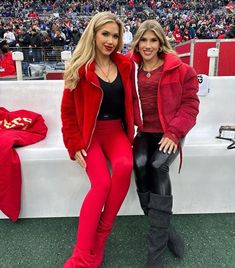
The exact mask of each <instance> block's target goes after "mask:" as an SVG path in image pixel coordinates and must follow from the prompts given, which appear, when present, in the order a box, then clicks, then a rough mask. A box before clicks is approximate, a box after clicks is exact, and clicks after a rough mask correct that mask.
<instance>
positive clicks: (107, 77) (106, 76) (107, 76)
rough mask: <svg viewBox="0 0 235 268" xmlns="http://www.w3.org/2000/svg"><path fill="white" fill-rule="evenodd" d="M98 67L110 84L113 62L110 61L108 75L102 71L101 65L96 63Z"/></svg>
mask: <svg viewBox="0 0 235 268" xmlns="http://www.w3.org/2000/svg"><path fill="white" fill-rule="evenodd" d="M96 65H97V67H98V68H99V69H100V70H101V72H102V73H103V74H104V76H105V79H106V81H107V82H109V83H110V79H109V72H110V65H111V61H109V66H108V72H107V74H106V73H105V72H104V71H103V70H102V68H101V67H100V65H99V64H98V63H97V62H96Z"/></svg>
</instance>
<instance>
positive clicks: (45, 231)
mask: <svg viewBox="0 0 235 268" xmlns="http://www.w3.org/2000/svg"><path fill="white" fill-rule="evenodd" d="M173 222H174V225H175V226H176V228H177V229H178V230H179V231H180V232H181V234H182V236H183V237H184V239H185V243H186V254H185V257H184V259H182V260H180V259H178V258H175V257H174V256H173V255H172V254H171V252H169V251H168V252H167V254H166V261H165V267H166V268H168V267H169V268H217V267H218V268H223V267H226V268H235V214H206V215H174V216H173ZM147 228H148V225H147V218H145V216H125V217H124V216H119V217H117V220H116V223H115V226H114V228H113V232H112V234H111V236H110V237H109V239H108V241H107V246H106V252H105V261H104V264H103V266H102V267H103V268H143V267H144V263H145V259H146V252H147V244H146V233H147ZM76 230H77V219H76V218H51V219H20V220H18V221H17V222H16V223H12V222H11V221H9V220H0V268H61V267H62V264H63V262H64V261H65V260H66V259H67V258H68V257H69V256H70V254H71V252H72V248H73V243H74V242H75V239H76Z"/></svg>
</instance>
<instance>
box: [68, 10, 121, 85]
mask: <svg viewBox="0 0 235 268" xmlns="http://www.w3.org/2000/svg"><path fill="white" fill-rule="evenodd" d="M109 22H114V23H116V24H117V25H118V27H119V39H118V45H117V47H116V48H115V51H114V52H117V51H121V49H122V47H123V23H122V21H121V20H120V19H119V18H118V17H117V16H116V15H115V14H113V13H111V12H99V13H97V14H96V15H95V16H94V17H93V18H92V19H91V20H90V22H89V24H88V25H87V27H86V29H85V31H84V32H83V34H82V36H81V39H80V40H79V42H78V44H77V46H76V48H75V50H74V52H73V54H72V57H71V59H70V60H69V62H68V65H67V67H66V70H65V72H64V80H65V87H66V88H69V89H71V90H73V89H74V88H75V87H76V85H77V82H78V81H79V78H80V77H79V74H78V70H79V68H80V67H81V66H83V65H84V64H85V68H86V71H87V68H88V65H89V64H91V63H92V62H93V61H94V59H95V37H96V33H97V31H99V30H100V28H101V27H102V26H103V25H104V24H106V23H109Z"/></svg>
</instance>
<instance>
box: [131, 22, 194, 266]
mask: <svg viewBox="0 0 235 268" xmlns="http://www.w3.org/2000/svg"><path fill="white" fill-rule="evenodd" d="M131 57H132V59H133V60H134V61H135V62H136V66H137V67H138V71H137V72H136V75H135V81H136V83H135V85H136V91H135V92H134V97H135V101H134V116H135V123H136V124H137V126H138V131H137V135H136V137H135V139H134V145H133V153H134V170H135V177H136V185H137V193H138V196H139V200H140V205H141V207H142V209H143V211H144V213H145V214H146V215H147V216H148V218H149V223H150V227H149V235H148V240H149V241H148V243H149V249H148V259H147V264H146V267H147V268H152V267H158V268H160V267H162V266H163V259H164V258H163V257H164V252H165V249H166V247H167V245H168V246H169V248H170V249H171V250H172V252H173V253H174V254H175V255H176V256H178V257H182V256H183V253H184V242H183V239H182V238H181V237H180V236H179V235H178V234H177V233H176V231H175V230H174V228H173V226H172V225H171V224H170V220H171V214H172V191H171V181H170V177H169V166H170V165H171V163H172V162H173V161H174V160H175V158H176V156H177V155H178V153H179V152H180V156H181V158H182V154H181V144H182V142H183V140H184V137H185V135H186V134H187V133H188V132H189V130H190V129H191V128H192V127H193V126H194V125H195V123H196V117H197V114H198V106H199V99H198V97H197V91H198V80H197V75H196V72H195V71H194V70H193V68H191V67H190V66H188V65H187V64H184V63H183V62H182V61H181V60H180V59H179V57H178V56H177V55H176V53H175V52H174V51H173V50H172V48H171V46H170V44H169V42H168V41H167V39H166V36H165V34H164V31H163V29H162V27H161V26H160V24H159V23H158V22H157V21H155V20H147V21H145V22H143V23H142V24H141V25H140V27H139V28H138V30H137V32H136V35H135V37H134V40H133V48H132V54H131ZM133 80H134V79H133ZM180 167H181V164H180Z"/></svg>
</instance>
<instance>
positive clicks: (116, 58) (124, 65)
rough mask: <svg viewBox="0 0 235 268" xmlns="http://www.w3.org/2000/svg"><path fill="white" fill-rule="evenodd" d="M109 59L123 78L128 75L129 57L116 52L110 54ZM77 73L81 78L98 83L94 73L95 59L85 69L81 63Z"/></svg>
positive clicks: (129, 68) (129, 69) (130, 65)
mask: <svg viewBox="0 0 235 268" xmlns="http://www.w3.org/2000/svg"><path fill="white" fill-rule="evenodd" d="M111 59H112V61H113V62H114V63H115V64H116V65H117V67H118V70H119V71H120V74H121V76H122V78H123V79H124V80H125V79H127V78H128V77H130V72H131V68H132V62H131V60H130V59H129V58H127V57H125V56H124V55H122V54H121V53H118V52H117V53H113V54H112V55H111ZM78 73H79V76H80V77H81V78H82V77H85V78H86V80H87V81H89V82H91V83H95V84H96V85H99V80H98V77H97V75H96V74H95V60H94V61H93V62H92V63H91V64H89V65H88V66H87V71H86V67H85V65H83V66H82V67H80V68H79V70H78Z"/></svg>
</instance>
